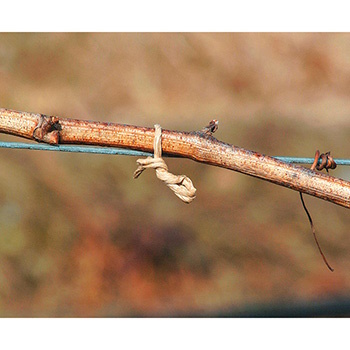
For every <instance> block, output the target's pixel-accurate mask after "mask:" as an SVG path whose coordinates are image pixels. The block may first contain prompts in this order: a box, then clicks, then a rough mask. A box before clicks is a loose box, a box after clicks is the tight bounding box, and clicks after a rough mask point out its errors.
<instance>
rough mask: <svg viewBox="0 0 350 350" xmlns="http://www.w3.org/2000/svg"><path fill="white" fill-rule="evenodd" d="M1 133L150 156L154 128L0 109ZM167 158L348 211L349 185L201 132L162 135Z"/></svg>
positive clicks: (52, 142)
mask: <svg viewBox="0 0 350 350" xmlns="http://www.w3.org/2000/svg"><path fill="white" fill-rule="evenodd" d="M0 132H2V133H7V134H12V135H16V136H20V137H24V138H27V139H31V140H36V141H42V142H46V143H51V144H55V143H60V144H80V145H100V146H111V147H122V148H128V149H134V150H140V151H146V152H153V140H154V136H155V130H154V128H145V127H138V126H131V125H123V124H115V123H102V122H96V121H85V120H76V119H68V118H60V117H49V116H46V115H42V114H34V113H27V112H16V111H11V110H8V109H0ZM162 150H163V154H165V155H172V156H178V157H184V158H189V159H192V160H195V161H197V162H201V163H205V164H210V165H215V166H219V167H223V168H226V169H230V170H234V171H238V172H241V173H243V174H247V175H251V176H254V177H257V178H260V179H263V180H267V181H270V182H273V183H275V184H277V185H281V186H285V187H288V188H290V189H292V190H295V191H298V192H302V193H306V194H309V195H312V196H315V197H318V198H321V199H324V200H327V201H330V202H332V203H335V204H338V205H340V206H343V207H345V208H350V182H348V181H345V180H341V179H338V178H335V177H332V176H329V175H326V174H321V173H318V172H316V171H313V170H309V169H306V168H304V167H301V166H297V165H292V164H287V163H284V162H282V161H279V160H277V159H274V158H272V157H269V156H266V155H262V154H260V153H257V152H253V151H249V150H246V149H243V148H240V147H237V146H233V145H230V144H227V143H224V142H221V141H219V140H217V139H216V138H214V137H212V136H210V135H208V134H205V133H204V132H182V131H171V130H164V129H163V130H162Z"/></svg>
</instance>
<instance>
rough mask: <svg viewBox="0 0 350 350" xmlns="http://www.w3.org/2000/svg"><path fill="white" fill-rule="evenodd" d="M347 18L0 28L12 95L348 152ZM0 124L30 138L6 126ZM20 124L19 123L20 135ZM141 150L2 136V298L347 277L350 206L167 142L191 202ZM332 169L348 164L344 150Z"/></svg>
mask: <svg viewBox="0 0 350 350" xmlns="http://www.w3.org/2000/svg"><path fill="white" fill-rule="evenodd" d="M349 62H350V35H349V34H313V33H309V34H301V33H298V34H287V33H286V34H277V33H275V34H254V33H250V34H245V33H239V34H204V33H203V34H196V33H193V34H183V33H178V34H175V33H174V34H161V33H155V34H94V33H91V34H60V33H57V34H1V35H0V101H1V103H0V106H1V107H4V108H10V109H15V110H22V111H28V112H38V113H45V114H49V115H59V116H62V117H73V118H78V119H90V120H101V121H110V122H121V123H128V124H135V125H142V126H153V125H154V124H155V123H159V124H161V126H162V127H164V128H167V129H178V130H198V129H200V128H202V127H203V126H204V125H206V124H207V123H208V121H209V120H211V119H213V118H216V119H218V120H219V123H220V124H219V130H218V131H217V132H216V134H215V135H216V137H217V138H218V139H220V140H223V141H225V142H229V143H232V144H235V145H239V146H241V147H245V148H248V149H252V150H257V151H259V152H261V153H265V154H269V155H285V156H303V157H312V156H313V155H314V152H315V150H316V149H320V150H321V152H325V151H328V150H331V151H332V154H333V155H334V156H335V157H339V158H346V157H349V153H348V150H349V137H347V136H348V135H349V132H350V121H349V117H350V98H349V97H350V65H349ZM1 140H12V141H15V140H16V138H14V137H10V136H7V135H1ZM19 141H21V140H19ZM135 160H136V159H135V158H132V157H121V156H120V157H118V156H99V155H83V154H57V153H53V152H52V153H51V152H50V153H49V152H34V151H32V152H31V151H19V150H0V315H1V316H133V315H177V314H189V315H190V314H191V313H197V314H198V313H200V312H210V311H215V310H224V309H230V308H239V307H242V306H244V305H248V304H252V303H274V302H283V301H285V302H290V301H295V300H299V299H302V300H310V302H311V301H312V300H317V299H322V298H326V297H332V296H337V295H347V294H349V293H350V273H349V271H350V235H349V233H348V228H349V224H350V216H349V212H348V210H347V209H344V208H341V207H338V206H336V205H332V204H330V203H326V202H324V201H321V200H317V199H315V198H311V197H309V196H306V197H305V200H306V202H307V205H308V207H309V210H310V211H311V213H312V216H313V219H314V222H315V225H316V229H317V232H318V237H319V241H320V243H321V245H322V247H323V250H324V252H325V254H326V256H327V258H328V260H329V261H330V263H331V265H332V266H333V267H334V268H335V272H334V273H331V272H329V271H328V270H327V268H326V267H325V265H324V264H323V262H322V259H321V257H320V255H319V253H318V251H317V247H316V245H315V243H314V241H313V237H312V234H311V230H310V227H309V223H308V220H307V217H306V215H305V213H304V211H303V209H302V206H301V203H300V201H299V195H298V193H296V192H294V191H291V190H288V189H285V188H282V187H279V186H276V185H273V184H270V183H266V182H264V181H261V180H257V179H254V178H252V177H247V176H244V175H241V174H238V173H234V172H230V171H228V170H225V169H220V168H214V167H210V166H206V165H202V164H197V163H194V162H191V161H189V160H181V159H167V163H168V165H169V168H170V169H171V171H172V172H174V173H179V174H180V173H184V174H186V175H188V176H189V177H190V178H191V179H192V180H193V182H194V184H195V186H196V188H197V194H198V195H197V198H196V200H195V201H194V202H193V203H192V204H190V205H184V204H183V203H182V202H181V201H180V200H179V199H177V198H176V197H175V196H174V195H173V194H172V193H171V191H169V190H168V189H167V188H166V187H165V186H164V185H163V184H162V183H160V182H159V181H158V180H157V179H156V177H155V175H154V174H153V173H152V171H149V172H148V171H147V172H145V174H144V175H142V177H141V178H140V179H138V180H133V179H132V174H133V171H134V170H135V168H136V163H135ZM332 175H333V176H338V177H341V178H343V179H347V180H350V172H349V169H347V168H346V167H338V168H337V169H336V170H335V171H332Z"/></svg>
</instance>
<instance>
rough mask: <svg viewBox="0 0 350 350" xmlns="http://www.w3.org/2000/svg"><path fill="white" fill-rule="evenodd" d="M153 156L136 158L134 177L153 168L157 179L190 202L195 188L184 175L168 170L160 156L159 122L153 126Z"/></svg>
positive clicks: (193, 196)
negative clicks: (136, 165)
mask: <svg viewBox="0 0 350 350" xmlns="http://www.w3.org/2000/svg"><path fill="white" fill-rule="evenodd" d="M154 128H155V133H154V146H153V147H154V156H153V157H147V158H143V159H138V160H137V161H136V163H137V164H138V167H137V169H136V170H135V172H134V179H137V178H138V177H139V176H140V175H141V174H142V172H143V171H144V170H146V169H148V168H153V169H155V170H156V175H157V177H158V179H159V180H161V181H163V182H164V183H165V184H166V185H167V186H168V187H169V188H170V189H171V190H172V191H173V192H174V193H175V194H176V195H177V196H178V197H179V198H180V199H181V200H182V201H183V202H185V203H191V202H192V201H193V200H194V199H195V198H196V189H195V187H194V186H193V183H192V181H191V179H190V178H188V177H187V176H186V175H174V174H172V173H170V172H169V171H168V166H167V165H166V163H165V161H164V160H163V158H162V129H161V127H160V125H159V124H156V125H155V126H154Z"/></svg>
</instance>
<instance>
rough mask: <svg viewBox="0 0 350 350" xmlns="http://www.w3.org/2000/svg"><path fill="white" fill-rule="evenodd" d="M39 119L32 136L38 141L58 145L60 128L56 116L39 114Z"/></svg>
mask: <svg viewBox="0 0 350 350" xmlns="http://www.w3.org/2000/svg"><path fill="white" fill-rule="evenodd" d="M39 118H40V119H39V121H38V124H37V126H36V127H35V129H34V130H33V137H34V139H35V140H37V141H38V142H45V143H49V144H50V145H58V143H59V140H60V130H61V129H62V127H61V125H60V123H59V119H58V117H54V116H47V115H45V114H40V117H39Z"/></svg>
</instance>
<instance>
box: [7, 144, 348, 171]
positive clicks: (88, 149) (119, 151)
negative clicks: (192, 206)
mask: <svg viewBox="0 0 350 350" xmlns="http://www.w3.org/2000/svg"><path fill="white" fill-rule="evenodd" d="M0 148H10V149H27V150H35V151H56V152H70V153H93V154H110V155H125V156H136V157H140V156H141V157H147V156H151V157H152V156H153V153H149V152H142V151H135V150H129V149H123V148H116V147H97V146H68V145H56V146H52V145H47V144H40V143H25V142H0ZM164 156H166V155H164ZM273 158H275V159H278V160H281V161H283V162H285V163H294V164H312V163H313V162H314V160H315V158H304V157H280V156H274V157H273ZM334 160H335V162H336V163H337V165H350V159H334Z"/></svg>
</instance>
